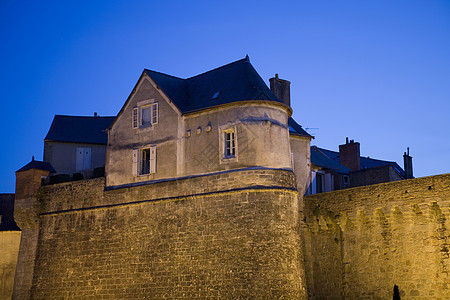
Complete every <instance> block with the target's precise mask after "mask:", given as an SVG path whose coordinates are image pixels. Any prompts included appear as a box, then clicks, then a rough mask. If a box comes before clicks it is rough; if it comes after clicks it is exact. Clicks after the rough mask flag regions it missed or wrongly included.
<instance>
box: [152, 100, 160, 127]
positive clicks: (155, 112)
mask: <svg viewBox="0 0 450 300" xmlns="http://www.w3.org/2000/svg"><path fill="white" fill-rule="evenodd" d="M158 113H159V112H158V102H156V103H153V104H152V118H151V122H152V124H158Z"/></svg>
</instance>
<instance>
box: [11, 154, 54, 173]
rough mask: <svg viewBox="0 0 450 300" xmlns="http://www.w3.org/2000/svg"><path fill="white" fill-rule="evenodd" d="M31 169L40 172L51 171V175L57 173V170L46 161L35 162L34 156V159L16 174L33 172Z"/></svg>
mask: <svg viewBox="0 0 450 300" xmlns="http://www.w3.org/2000/svg"><path fill="white" fill-rule="evenodd" d="M31 169H38V170H44V171H49V172H50V173H56V170H55V169H54V168H53V166H52V165H51V164H50V163H48V162H45V161H39V160H34V156H33V159H32V160H31V161H30V162H29V163H28V164H26V165H25V166H23V167H22V168H20V169H19V170H17V171H16V172H22V171H27V170H31Z"/></svg>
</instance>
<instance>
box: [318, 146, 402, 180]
mask: <svg viewBox="0 0 450 300" xmlns="http://www.w3.org/2000/svg"><path fill="white" fill-rule="evenodd" d="M311 163H313V164H314V165H317V166H319V167H323V168H329V169H332V170H335V171H336V172H338V173H342V174H348V173H349V172H350V171H351V170H350V169H349V168H347V167H345V166H343V165H341V164H340V163H339V152H336V151H331V150H327V149H323V148H319V147H317V146H312V147H311ZM387 165H391V166H392V167H393V168H394V169H395V171H396V172H397V173H399V174H400V175H401V176H403V177H404V175H405V171H404V170H403V169H402V168H401V167H400V166H399V165H398V164H397V163H396V162H393V161H387V160H380V159H373V158H369V157H363V156H361V170H364V169H370V168H376V167H382V166H387Z"/></svg>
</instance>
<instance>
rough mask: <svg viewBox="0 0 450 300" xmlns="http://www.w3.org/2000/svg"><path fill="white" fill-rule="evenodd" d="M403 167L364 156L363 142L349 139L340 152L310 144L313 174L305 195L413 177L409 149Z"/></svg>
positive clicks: (405, 154)
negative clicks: (361, 143) (361, 144)
mask: <svg viewBox="0 0 450 300" xmlns="http://www.w3.org/2000/svg"><path fill="white" fill-rule="evenodd" d="M403 160H404V167H405V169H404V170H403V169H402V168H401V167H400V166H399V165H398V164H397V163H396V162H393V161H386V160H379V159H373V158H369V157H362V156H361V155H360V144H359V143H358V142H355V141H353V140H350V141H349V140H348V138H347V139H346V143H345V144H343V145H339V152H336V151H332V150H327V149H323V148H319V147H317V146H312V147H311V174H310V177H309V179H308V187H307V189H306V195H311V194H316V193H322V192H330V191H334V190H340V189H345V188H351V187H358V186H365V185H371V184H377V183H384V182H391V181H397V180H404V179H410V178H413V173H412V157H411V156H410V155H409V149H408V151H407V152H405V153H404V154H403Z"/></svg>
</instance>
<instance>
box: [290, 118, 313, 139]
mask: <svg viewBox="0 0 450 300" xmlns="http://www.w3.org/2000/svg"><path fill="white" fill-rule="evenodd" d="M288 125H289V133H291V134H294V135H302V136H306V137H310V138H314V137H313V136H312V135H310V134H309V133H307V132H306V131H305V130H304V129H303V128H302V126H300V125H299V124H298V123H297V122H295V120H294V119H293V118H292V117H289V119H288Z"/></svg>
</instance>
